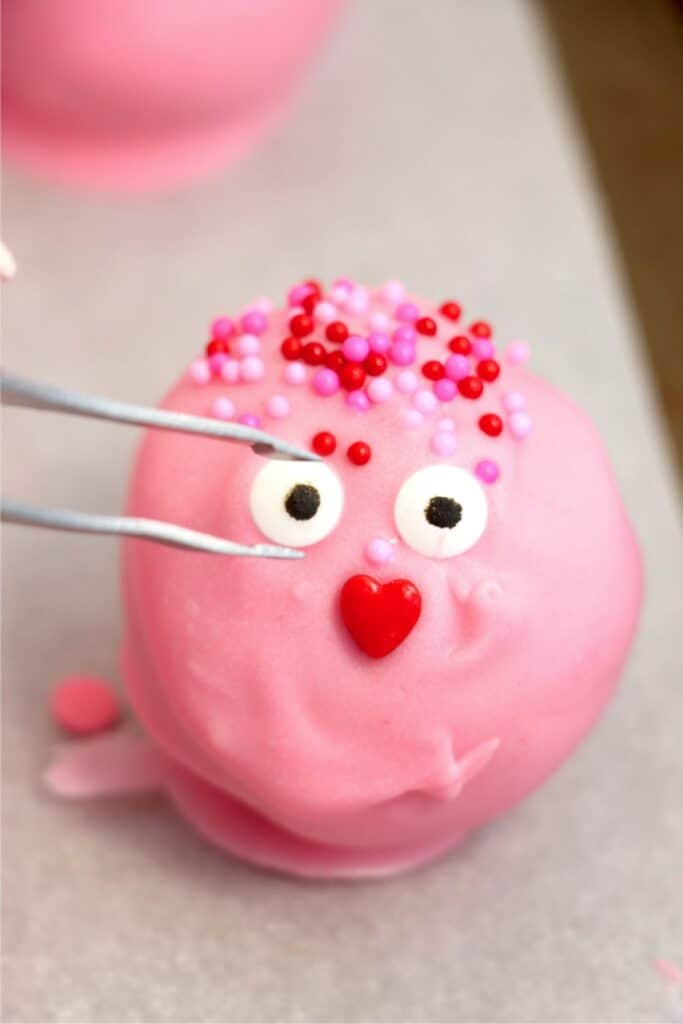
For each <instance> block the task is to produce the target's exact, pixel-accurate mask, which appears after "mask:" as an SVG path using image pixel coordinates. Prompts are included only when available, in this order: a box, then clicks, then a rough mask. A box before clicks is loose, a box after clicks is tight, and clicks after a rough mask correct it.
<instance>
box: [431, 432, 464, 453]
mask: <svg viewBox="0 0 683 1024" xmlns="http://www.w3.org/2000/svg"><path fill="white" fill-rule="evenodd" d="M430 444H431V449H432V451H433V452H434V454H435V455H453V453H454V452H455V449H456V448H457V447H458V442H457V440H456V437H455V433H454V432H453V431H452V430H437V432H436V433H435V434H433V435H432V438H431V442H430Z"/></svg>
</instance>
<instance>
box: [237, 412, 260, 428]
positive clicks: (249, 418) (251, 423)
mask: <svg viewBox="0 0 683 1024" xmlns="http://www.w3.org/2000/svg"><path fill="white" fill-rule="evenodd" d="M237 422H238V423H242V424H243V425H244V426H245V427H253V428H254V430H259V429H260V427H261V417H260V416H257V415H256V413H254V412H245V413H242V415H241V416H240V417H239V419H238V420H237Z"/></svg>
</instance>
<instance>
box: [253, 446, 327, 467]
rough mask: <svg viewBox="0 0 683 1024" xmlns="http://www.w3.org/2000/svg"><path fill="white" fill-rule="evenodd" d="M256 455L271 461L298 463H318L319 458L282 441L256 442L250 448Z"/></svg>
mask: <svg viewBox="0 0 683 1024" xmlns="http://www.w3.org/2000/svg"><path fill="white" fill-rule="evenodd" d="M252 447H253V450H254V452H256V454H257V455H265V456H266V457H268V458H271V459H294V460H296V461H300V462H320V461H321V458H320V456H319V455H316V454H315V452H308V451H306V449H305V448H296V447H294V445H289V444H285V443H284V442H283V441H280V442H278V443H277V444H273V443H271V442H269V441H256V443H255V444H254V445H253V446H252Z"/></svg>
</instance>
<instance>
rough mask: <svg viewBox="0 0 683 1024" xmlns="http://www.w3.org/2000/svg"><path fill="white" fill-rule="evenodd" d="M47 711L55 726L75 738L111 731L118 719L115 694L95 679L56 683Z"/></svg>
mask: <svg viewBox="0 0 683 1024" xmlns="http://www.w3.org/2000/svg"><path fill="white" fill-rule="evenodd" d="M50 708H51V711H52V717H53V718H54V720H55V722H56V723H57V725H59V726H61V728H62V729H65V730H66V731H67V732H70V733H73V734H74V735H77V736H89V735H91V734H92V733H95V732H100V731H101V730H103V729H110V728H111V726H113V725H115V724H116V722H117V721H118V720H119V718H120V717H121V705H120V703H119V699H118V697H117V695H116V692H115V691H114V689H113V688H112V687H111V686H110V685H109V683H108V682H106V681H105V680H104V679H99V678H98V677H97V676H69V677H67V678H66V679H63V680H62V681H61V682H59V683H57V685H56V686H55V687H54V689H53V691H52V693H51V695H50Z"/></svg>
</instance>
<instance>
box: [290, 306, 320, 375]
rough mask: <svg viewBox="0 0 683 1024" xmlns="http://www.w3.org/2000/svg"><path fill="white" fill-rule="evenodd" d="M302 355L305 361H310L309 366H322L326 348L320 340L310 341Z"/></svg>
mask: <svg viewBox="0 0 683 1024" xmlns="http://www.w3.org/2000/svg"><path fill="white" fill-rule="evenodd" d="M294 319H296V317H295V318H294ZM301 355H302V356H303V360H304V362H305V363H308V365H309V366H320V364H321V363H322V362H324V361H325V349H324V348H323V346H322V345H321V344H320V342H319V341H309V342H308V343H307V344H306V345H304V347H303V349H302V352H301Z"/></svg>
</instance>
